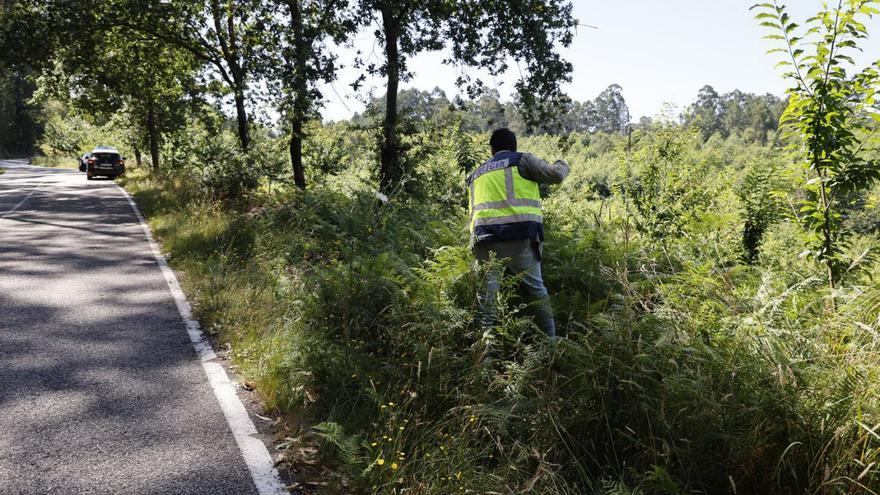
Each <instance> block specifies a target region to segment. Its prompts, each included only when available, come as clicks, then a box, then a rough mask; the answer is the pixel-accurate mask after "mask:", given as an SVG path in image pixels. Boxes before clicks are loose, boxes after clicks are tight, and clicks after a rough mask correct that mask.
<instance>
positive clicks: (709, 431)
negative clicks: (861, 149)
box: [122, 170, 880, 495]
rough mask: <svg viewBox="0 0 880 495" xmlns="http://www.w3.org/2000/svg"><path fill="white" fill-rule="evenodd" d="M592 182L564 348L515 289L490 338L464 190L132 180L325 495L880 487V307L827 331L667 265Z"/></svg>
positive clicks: (579, 219)
mask: <svg viewBox="0 0 880 495" xmlns="http://www.w3.org/2000/svg"><path fill="white" fill-rule="evenodd" d="M581 173H582V172H579V171H575V172H574V173H573V177H572V178H571V179H570V182H569V185H568V186H566V188H563V189H560V190H558V191H556V192H555V193H554V196H553V198H551V199H550V200H548V202H547V221H548V224H549V229H548V231H549V232H551V233H552V234H551V237H550V238H549V239H548V248H549V249H548V256H547V258H546V260H545V266H546V272H547V282H548V285H549V286H550V289H551V292H552V293H553V294H554V305H555V307H556V311H557V315H558V317H559V320H560V326H561V330H562V332H563V333H564V334H566V335H567V337H568V338H567V339H566V340H564V341H562V342H559V343H552V342H548V341H546V340H545V339H543V338H541V337H540V336H538V335H537V333H536V332H535V330H534V328H533V326H532V324H531V322H530V320H529V318H528V315H527V311H526V310H525V309H524V308H522V307H520V306H519V305H517V304H516V297H515V294H513V293H512V292H511V293H509V294H508V296H509V297H510V298H511V302H512V303H513V304H511V305H508V306H507V307H508V308H510V309H509V310H508V311H507V312H505V313H504V314H503V317H502V322H501V324H500V325H499V326H498V328H496V329H494V330H492V331H489V332H485V333H484V332H483V331H482V330H480V329H478V328H475V327H474V325H473V323H472V317H471V315H472V311H473V305H474V301H475V293H476V290H477V286H478V285H479V278H480V272H479V271H477V270H475V269H474V267H473V265H472V263H471V258H470V254H469V253H468V250H467V248H466V245H465V244H466V239H465V237H466V236H465V235H464V231H463V228H462V225H463V223H464V216H463V215H464V211H463V208H462V207H461V204H460V202H459V201H457V200H456V199H455V198H454V197H452V196H451V195H450V194H447V193H444V194H434V195H433V196H432V198H431V204H433V205H436V206H435V207H432V208H425V207H424V199H419V198H414V199H411V200H399V201H392V203H390V204H389V205H387V206H385V207H379V206H378V204H377V203H376V200H375V198H374V196H373V195H372V194H371V193H369V191H367V190H361V189H357V188H354V189H352V188H342V187H336V186H329V185H325V186H320V187H315V188H314V189H312V190H310V191H308V192H306V193H302V192H300V191H298V190H296V189H294V188H291V187H289V186H284V185H281V184H277V183H265V184H263V185H261V186H260V187H259V188H257V189H256V190H254V191H253V192H250V193H248V194H246V195H245V196H244V197H243V198H240V199H237V200H234V201H231V200H226V201H222V200H219V199H212V198H211V196H210V195H208V194H206V193H204V192H203V191H202V190H200V189H199V188H198V187H197V186H196V185H195V184H197V181H195V180H192V179H191V178H188V177H187V176H186V175H185V174H177V175H169V176H166V177H159V176H150V175H148V172H147V171H146V170H138V171H132V172H130V173H129V174H128V177H126V178H124V179H122V181H123V183H124V185H125V187H126V188H127V189H128V190H129V191H130V192H131V193H132V194H133V195H134V197H135V199H136V201H137V202H138V204H139V205H140V206H141V208H142V209H143V211H144V213H145V215H146V216H147V218H148V220H149V222H150V224H151V226H152V228H153V230H154V232H155V234H156V235H157V237H158V238H159V239H161V241H162V245H163V250H164V251H165V252H167V253H169V259H170V262H171V264H172V265H173V266H174V268H175V269H176V270H177V271H178V272H179V273H180V274H181V275H182V276H181V281H182V283H183V285H184V288H185V289H186V291H187V294H188V295H189V296H190V297H191V298H192V301H193V303H194V307H195V310H196V312H197V314H198V316H199V318H200V319H201V320H202V322H203V323H204V326H205V328H206V329H207V330H208V331H209V332H212V333H214V334H215V335H216V336H217V338H218V339H219V340H220V341H221V342H223V343H225V344H226V345H228V346H230V348H231V350H232V352H231V355H232V357H233V359H234V360H235V362H236V363H237V364H238V365H239V366H240V367H241V369H242V372H243V374H244V375H245V376H246V377H247V378H248V379H249V380H250V381H251V382H253V383H254V384H255V385H256V388H257V390H258V391H259V392H260V394H261V395H262V396H263V397H264V399H265V401H266V404H267V406H268V407H269V408H270V409H272V410H274V411H277V412H278V413H280V414H282V415H285V416H287V417H288V418H291V423H292V424H297V425H302V430H301V432H302V433H303V434H302V435H295V434H292V438H293V440H291V441H290V443H291V446H292V450H296V448H297V447H303V448H305V447H306V446H308V445H311V444H312V442H313V441H317V442H318V445H319V446H320V447H321V448H320V452H319V457H320V459H322V460H323V461H326V462H329V463H332V464H333V465H335V466H336V467H337V471H338V472H340V473H342V477H340V478H337V479H336V481H334V482H332V483H331V485H330V486H328V487H327V491H328V492H329V493H336V492H339V493H350V492H356V493H404V492H406V493H426V494H438V495H439V494H449V493H541V494H545V493H546V494H563V493H566V494H567V493H608V494H611V493H660V494H679V493H693V492H702V493H733V492H734V491H736V492H738V493H803V492H807V491H811V490H813V491H814V490H820V491H822V490H826V489H827V490H831V491H829V492H827V493H835V492H834V490H835V489H836V488H834V487H838V488H840V489H842V490H844V491H845V489H846V488H845V487H855V486H858V485H859V484H861V485H863V486H874V487H875V488H876V486H875V485H876V482H875V481H871V480H873V479H874V478H872V476H874V474H872V473H875V471H876V470H875V467H874V466H876V464H872V463H874V462H875V461H876V460H877V459H878V453H880V450H878V447H880V442H878V441H877V438H875V437H876V435H874V434H873V433H872V431H873V430H872V427H873V425H875V424H877V423H878V420H880V417H878V400H877V394H876V387H875V386H874V385H873V384H874V383H876V380H875V378H876V377H877V376H878V371H880V367H878V361H880V360H878V353H877V350H878V349H877V346H878V345H880V344H878V341H877V340H876V339H874V337H873V335H874V333H873V332H874V331H873V330H872V328H873V326H872V325H873V320H872V318H874V317H875V316H876V306H877V303H876V301H877V299H878V294H877V291H876V290H874V289H866V288H859V287H854V288H852V289H847V294H846V295H845V296H842V299H841V301H843V303H842V306H843V307H842V308H841V311H840V312H839V314H837V315H834V316H828V315H823V314H822V308H823V306H824V304H823V300H824V299H823V298H824V296H823V295H822V292H821V288H820V284H818V283H816V282H815V281H814V282H810V280H811V279H810V278H809V276H807V278H806V279H805V280H802V281H801V282H798V283H796V284H794V285H791V284H789V283H788V282H784V283H783V282H782V279H783V277H782V275H778V274H773V272H772V271H770V269H764V268H761V269H759V268H757V267H747V266H737V265H734V266H727V267H724V266H719V267H713V266H711V265H709V264H707V263H706V262H705V261H700V262H697V261H695V262H693V263H689V264H688V263H684V264H683V263H681V262H680V261H675V262H673V264H671V265H667V264H663V263H658V262H657V261H654V260H655V259H656V258H653V257H651V256H649V254H650V253H649V252H648V251H647V250H646V249H644V248H641V247H639V246H638V244H637V243H634V242H632V241H630V244H626V243H621V242H620V241H619V239H620V238H621V237H619V235H620V232H622V229H623V228H624V227H620V226H619V225H617V226H615V225H614V224H609V225H608V226H607V227H606V228H604V229H596V228H595V222H596V221H602V219H601V217H598V218H595V219H594V215H591V214H590V209H589V208H587V204H588V202H587V200H584V199H582V198H583V190H582V189H581V187H587V185H588V184H587V182H585V181H584V178H583V177H582V176H581V175H580V174H581ZM695 173H699V170H697V171H695ZM438 174H441V172H438ZM441 175H442V174H441ZM444 191H446V190H444ZM441 192H442V191H441ZM446 198H452V199H446ZM590 205H592V206H595V203H590ZM600 212H601V209H600ZM618 214H619V212H615V215H618ZM610 216H611V214H610V213H609V217H610ZM609 222H610V220H609ZM782 231H783V232H784V229H783V230H782ZM783 240H784V238H771V239H770V240H768V241H767V242H768V246H767V251H768V252H769V251H770V250H771V249H773V248H774V247H773V246H774V243H776V244H778V243H781V242H783ZM716 242H717V240H716ZM717 250H718V248H717V246H716V247H715V249H714V252H717ZM706 251H707V252H710V251H713V250H706ZM710 254H711V253H710ZM673 255H675V253H673ZM668 257H669V255H668V254H667V258H668ZM770 265H771V266H772V264H770ZM792 274H793V273H792V271H791V270H789V272H788V276H789V277H790V276H792ZM795 275H796V274H795ZM292 460H293V461H296V459H292ZM865 473H866V474H865ZM860 476H861V478H860ZM866 476H867V478H866ZM734 486H735V488H733V487H734Z"/></svg>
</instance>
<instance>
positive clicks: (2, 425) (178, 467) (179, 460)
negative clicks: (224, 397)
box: [0, 161, 258, 495]
mask: <svg viewBox="0 0 880 495" xmlns="http://www.w3.org/2000/svg"><path fill="white" fill-rule="evenodd" d="M0 166H2V167H3V168H5V169H6V173H5V174H3V175H0V494H4V495H13V494H16V495H17V494H22V495H24V494H27V495H31V494H33V495H36V494H40V495H45V494H105V493H106V494H110V493H114V494H144V495H159V494H235V495H248V494H258V490H257V488H256V486H255V484H254V481H253V479H252V478H251V475H250V473H249V471H248V466H247V464H246V463H245V460H244V459H243V457H242V454H241V451H240V450H239V448H238V447H237V445H236V441H235V438H234V437H233V434H232V432H231V431H230V426H229V423H228V422H227V420H226V418H225V417H224V413H223V410H221V407H220V405H219V404H218V400H217V398H216V397H215V395H214V393H213V391H212V389H211V387H210V385H209V383H208V379H207V377H206V375H205V371H204V370H203V368H202V366H201V364H200V362H199V360H198V359H197V356H196V353H195V351H194V349H193V347H192V344H191V343H190V340H189V337H188V335H187V333H186V330H185V329H184V327H183V324H182V322H181V316H180V314H179V313H178V309H177V307H176V305H175V300H174V298H173V297H172V294H171V292H170V291H169V287H168V285H166V281H165V279H164V277H163V275H162V272H161V270H160V268H159V266H158V263H157V261H156V258H155V257H154V256H153V254H152V252H151V249H150V246H149V244H148V242H147V239H146V236H145V234H144V232H143V230H142V228H141V226H140V224H139V221H138V219H137V217H136V216H135V214H134V212H133V211H132V209H131V207H130V205H129V204H128V201H127V199H126V197H125V196H124V195H123V193H122V191H120V190H119V189H118V188H117V187H116V186H115V184H114V183H113V182H111V181H88V182H87V181H86V178H85V175H84V174H81V173H78V172H75V171H70V170H60V169H47V168H40V167H31V166H27V165H25V164H24V163H23V162H9V161H6V162H0Z"/></svg>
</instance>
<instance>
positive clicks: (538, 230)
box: [467, 151, 544, 244]
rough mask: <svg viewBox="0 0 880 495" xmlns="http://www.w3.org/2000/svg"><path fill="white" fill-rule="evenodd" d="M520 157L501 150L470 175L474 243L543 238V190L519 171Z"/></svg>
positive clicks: (468, 183) (469, 203)
mask: <svg viewBox="0 0 880 495" xmlns="http://www.w3.org/2000/svg"><path fill="white" fill-rule="evenodd" d="M521 158H522V153H515V152H511V151H502V152H500V153H497V154H495V156H493V157H492V159H491V160H489V161H488V162H486V163H484V164H483V165H481V166H479V167H477V169H476V170H474V171H473V172H472V173H471V175H470V176H468V178H467V185H468V190H469V193H470V197H469V201H468V210H469V212H470V231H471V244H481V243H486V242H503V241H516V240H520V239H534V240H543V239H544V215H543V212H542V211H541V193H540V191H539V189H538V183H537V182H535V181H531V180H528V179H525V178H523V177H522V176H521V175H520V174H519V169H518V168H517V165H518V164H519V161H520V159H521Z"/></svg>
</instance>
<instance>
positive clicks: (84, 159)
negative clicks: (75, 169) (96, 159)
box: [79, 153, 92, 172]
mask: <svg viewBox="0 0 880 495" xmlns="http://www.w3.org/2000/svg"><path fill="white" fill-rule="evenodd" d="M91 157H92V154H91V153H86V154H85V155H83V156H81V157H80V158H79V171H80V172H85V171H86V169H87V168H89V158H91Z"/></svg>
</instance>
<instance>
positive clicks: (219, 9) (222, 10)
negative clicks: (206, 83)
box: [211, 0, 251, 151]
mask: <svg viewBox="0 0 880 495" xmlns="http://www.w3.org/2000/svg"><path fill="white" fill-rule="evenodd" d="M232 6H234V2H232V3H230V2H224V3H223V5H221V4H220V2H219V1H218V0H212V1H211V17H212V19H213V22H214V34H215V35H216V36H217V43H218V44H219V45H220V53H221V55H222V56H223V60H224V61H225V62H226V65H227V66H228V67H229V70H228V71H226V70H225V69H224V68H223V67H222V64H219V63H218V64H215V65H217V66H218V69H220V72H221V74H222V75H223V79H224V80H225V81H226V82H227V83H228V84H229V85H230V86H232V92H233V94H234V95H235V117H236V120H237V121H238V141H239V144H240V145H241V149H242V151H247V150H248V147H250V144H251V136H250V131H249V130H248V115H247V110H246V108H245V90H246V89H247V81H246V77H245V74H246V70H245V67H244V66H243V62H242V60H241V57H240V51H239V44H240V41H241V40H239V34H238V32H237V31H236V19H235V16H234V13H233V10H232V9H231V7H232ZM224 16H225V27H224Z"/></svg>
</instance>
